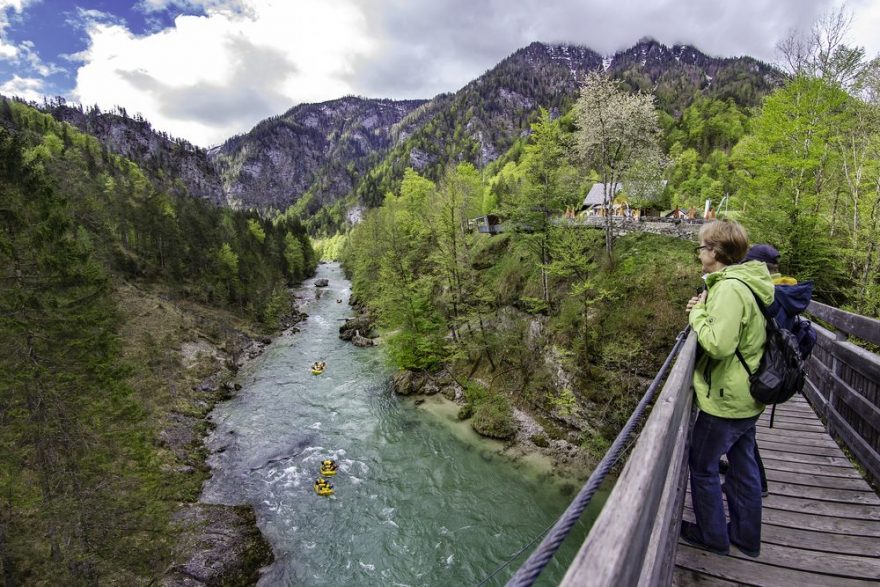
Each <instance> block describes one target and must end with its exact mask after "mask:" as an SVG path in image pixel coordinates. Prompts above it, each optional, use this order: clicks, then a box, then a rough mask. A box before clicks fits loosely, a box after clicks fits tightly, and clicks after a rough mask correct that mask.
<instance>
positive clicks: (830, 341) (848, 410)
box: [804, 302, 880, 483]
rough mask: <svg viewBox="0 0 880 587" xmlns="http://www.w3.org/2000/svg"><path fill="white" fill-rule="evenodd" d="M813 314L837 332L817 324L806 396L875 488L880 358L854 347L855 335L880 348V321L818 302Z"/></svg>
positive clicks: (879, 459) (879, 471)
mask: <svg viewBox="0 0 880 587" xmlns="http://www.w3.org/2000/svg"><path fill="white" fill-rule="evenodd" d="M807 312H808V313H809V314H811V315H812V316H814V317H815V318H818V319H820V320H822V321H823V322H825V323H826V324H829V325H830V326H831V327H833V328H834V331H833V332H832V331H831V330H828V329H826V328H823V327H822V326H819V325H818V324H814V326H815V328H816V332H817V333H818V339H817V340H816V346H815V347H814V349H813V354H812V356H811V357H810V360H809V362H808V364H807V369H808V373H809V375H808V378H807V384H806V385H805V386H804V395H805V396H807V399H808V400H809V401H810V403H811V404H812V405H813V408H814V409H815V410H816V412H817V413H818V414H819V415H820V416H821V417H822V418H823V419H824V420H825V423H826V426H827V428H828V431H829V432H830V433H831V434H832V435H835V436H837V437H839V438H840V439H841V440H842V441H843V442H844V443H845V444H846V446H847V447H848V448H849V449H850V451H851V452H852V454H853V456H854V457H855V458H856V460H857V461H858V462H859V464H861V465H862V466H863V467H864V468H865V470H866V471H867V473H868V475H869V477H871V478H872V479H873V481H874V482H875V483H878V482H880V356H878V355H876V354H874V353H872V352H870V351H868V350H865V349H863V348H861V347H859V346H856V345H854V344H853V343H851V342H849V341H848V340H847V339H848V337H849V336H854V337H856V338H859V339H861V340H864V341H867V342H869V343H872V344H875V345H880V320H875V319H874V318H867V317H865V316H859V315H858V314H852V313H850V312H845V311H843V310H838V309H837V308H833V307H831V306H826V305H825V304H820V303H818V302H812V303H810V306H809V308H807Z"/></svg>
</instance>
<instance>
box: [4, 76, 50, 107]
mask: <svg viewBox="0 0 880 587" xmlns="http://www.w3.org/2000/svg"><path fill="white" fill-rule="evenodd" d="M0 94H3V95H4V96H18V97H19V98H24V99H25V100H30V101H31V102H42V101H43V96H44V82H43V80H41V79H38V78H33V77H27V78H23V77H18V76H17V75H13V76H12V79H11V80H9V81H7V82H6V83H4V84H2V85H0Z"/></svg>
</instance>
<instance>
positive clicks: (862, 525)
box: [761, 507, 880, 538]
mask: <svg viewBox="0 0 880 587" xmlns="http://www.w3.org/2000/svg"><path fill="white" fill-rule="evenodd" d="M761 511H762V515H761V519H762V520H763V521H765V522H767V523H768V524H776V525H777V526H788V527H790V528H800V529H802V530H815V531H817V532H832V533H834V534H849V535H851V536H873V537H877V538H880V522H878V521H876V520H852V519H849V518H835V517H832V516H814V515H811V514H805V513H802V512H791V511H788V510H780V509H776V508H771V507H765V508H762V510H761Z"/></svg>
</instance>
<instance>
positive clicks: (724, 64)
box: [605, 39, 783, 116]
mask: <svg viewBox="0 0 880 587" xmlns="http://www.w3.org/2000/svg"><path fill="white" fill-rule="evenodd" d="M605 65H606V70H607V71H609V72H610V73H611V75H613V76H614V77H616V78H618V79H621V80H622V81H623V82H624V83H626V84H627V85H629V87H630V88H632V89H633V90H641V91H644V92H652V93H653V94H654V95H655V96H656V97H657V105H658V107H660V108H661V109H663V110H665V111H666V112H668V113H669V114H671V115H673V116H680V115H681V113H682V112H683V111H684V109H685V108H687V106H688V105H689V104H690V103H691V102H692V101H693V99H694V96H695V95H696V94H698V93H699V94H702V95H703V96H706V97H709V98H716V99H720V100H727V99H732V100H733V101H734V102H736V103H737V104H739V105H740V106H757V105H758V104H759V103H760V101H761V98H763V97H764V96H765V95H766V94H768V93H770V92H771V91H772V90H773V89H774V88H776V87H778V86H779V85H780V84H781V83H782V79H783V77H782V73H781V72H780V71H779V70H777V69H775V68H773V67H772V66H770V65H767V64H766V63H763V62H761V61H758V60H757V59H753V58H752V57H732V58H721V57H709V56H708V55H705V54H704V53H701V52H700V51H698V50H697V49H695V48H694V47H691V46H689V45H675V46H673V47H667V46H666V45H663V44H661V43H658V42H657V41H655V40H653V39H642V40H641V41H639V42H638V43H636V44H635V45H634V46H633V47H631V48H629V49H627V50H625V51H620V52H618V53H616V54H615V55H614V56H613V57H611V58H610V60H606V63H605Z"/></svg>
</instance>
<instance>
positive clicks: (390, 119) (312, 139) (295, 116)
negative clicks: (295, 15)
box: [210, 96, 425, 211]
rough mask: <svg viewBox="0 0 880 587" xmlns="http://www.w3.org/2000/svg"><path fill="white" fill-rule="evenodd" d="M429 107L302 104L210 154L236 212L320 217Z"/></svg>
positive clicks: (344, 101)
mask: <svg viewBox="0 0 880 587" xmlns="http://www.w3.org/2000/svg"><path fill="white" fill-rule="evenodd" d="M424 103H425V100H404V101H394V100H369V99H365V98H359V97H354V96H349V97H345V98H341V99H339V100H332V101H330V102H322V103H320V104H300V105H299V106H296V107H294V108H291V109H290V110H288V111H287V112H286V113H285V114H283V115H281V116H279V117H277V118H270V119H268V120H264V121H263V122H261V123H260V124H258V125H257V126H256V127H254V129H253V130H251V131H250V132H248V133H246V134H244V135H239V136H236V137H233V138H231V139H229V140H227V141H226V142H225V143H223V144H222V145H221V146H220V147H218V148H216V149H213V150H212V151H211V152H210V155H211V158H212V160H213V161H214V164H215V167H216V169H217V170H218V172H219V174H220V176H221V177H222V178H223V187H224V190H225V192H226V195H227V200H228V201H229V202H230V204H231V205H233V206H244V207H251V206H254V207H258V208H264V209H265V208H275V209H278V210H284V209H285V208H287V207H288V206H289V205H291V204H293V203H294V202H296V201H297V200H299V199H300V198H301V197H303V196H304V195H305V194H309V195H311V196H312V198H311V200H310V203H309V210H310V211H315V210H317V209H318V208H320V207H321V206H322V205H324V204H326V203H331V202H333V201H334V200H336V199H339V198H341V197H343V196H345V195H346V194H348V193H350V192H351V191H352V189H353V188H354V186H356V185H357V182H358V180H359V178H360V177H361V175H363V174H364V173H366V171H367V170H368V169H369V168H370V167H371V166H372V164H375V162H376V156H377V155H381V154H382V153H384V152H385V151H387V150H388V148H389V147H391V145H392V144H393V138H392V134H393V133H392V128H393V127H394V126H395V125H397V124H398V123H399V122H400V121H401V120H402V119H403V118H404V117H406V116H407V115H408V114H410V113H411V112H413V111H414V110H415V109H417V108H418V107H420V106H422V105H423V104H424Z"/></svg>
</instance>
